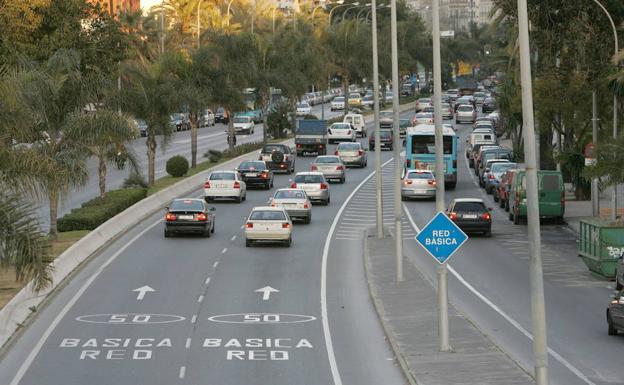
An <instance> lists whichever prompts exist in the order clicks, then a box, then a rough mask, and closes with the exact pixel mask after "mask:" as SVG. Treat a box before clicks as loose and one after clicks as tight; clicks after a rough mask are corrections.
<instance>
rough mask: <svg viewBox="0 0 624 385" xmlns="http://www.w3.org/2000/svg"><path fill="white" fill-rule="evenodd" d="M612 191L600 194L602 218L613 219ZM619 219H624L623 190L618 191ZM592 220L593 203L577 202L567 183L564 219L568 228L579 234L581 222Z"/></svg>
mask: <svg viewBox="0 0 624 385" xmlns="http://www.w3.org/2000/svg"><path fill="white" fill-rule="evenodd" d="M611 205H612V203H611V189H608V190H607V191H602V192H601V193H600V216H601V217H603V218H611V211H612V210H611ZM617 211H618V217H619V218H620V219H621V218H624V196H623V195H622V189H621V188H620V189H619V190H618V210H617ZM590 218H592V205H591V201H577V200H575V198H574V192H573V191H572V187H571V185H570V184H569V183H566V207H565V216H564V219H565V221H566V223H567V225H568V227H569V228H570V229H571V230H572V231H574V232H575V233H577V234H578V233H579V226H580V222H581V220H583V219H590Z"/></svg>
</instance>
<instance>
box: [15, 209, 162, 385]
mask: <svg viewBox="0 0 624 385" xmlns="http://www.w3.org/2000/svg"><path fill="white" fill-rule="evenodd" d="M160 223H162V220H161V219H158V220H157V221H156V222H154V223H152V224H151V225H149V226H148V227H147V228H146V229H144V230H143V231H141V232H140V233H138V234H137V235H136V236H134V237H133V238H132V239H131V240H130V241H129V242H128V243H126V244H125V245H123V246H122V247H121V248H120V249H119V250H117V252H116V253H115V254H113V255H112V256H111V257H110V258H108V260H107V261H106V262H104V264H103V265H102V266H100V267H99V268H98V269H97V270H96V271H95V272H94V273H93V274H92V275H91V277H89V279H87V280H86V281H85V283H84V284H83V285H82V286H81V287H80V288H79V289H78V291H76V294H74V296H73V297H72V298H71V299H70V300H69V302H67V303H66V304H65V306H63V308H62V309H61V311H60V312H59V313H58V314H57V315H56V317H55V318H54V320H52V322H51V323H50V325H49V326H48V327H47V329H46V330H45V331H44V332H43V334H42V335H41V337H40V338H39V340H38V341H37V343H36V344H35V346H34V347H33V349H32V350H31V351H30V353H29V354H28V357H26V359H25V360H24V362H23V363H22V365H21V366H20V368H19V369H18V370H17V372H16V373H15V376H14V377H13V380H12V381H11V383H10V385H18V384H19V383H20V381H21V380H22V377H24V374H26V371H27V370H28V368H29V367H30V365H32V363H33V361H34V360H35V358H36V357H37V355H38V354H39V352H40V351H41V348H42V347H43V344H44V343H45V342H46V341H47V339H48V338H49V337H50V335H51V334H52V332H53V331H54V329H56V327H57V326H58V324H59V323H60V322H61V320H62V319H63V318H64V317H65V315H66V314H67V313H68V312H69V310H70V309H71V308H72V306H74V304H75V303H76V302H78V299H80V297H81V296H82V295H83V294H84V292H85V291H86V290H87V289H88V288H89V286H91V284H92V283H93V282H94V281H95V280H96V278H97V277H98V276H99V275H100V273H102V271H104V269H106V268H107V267H108V266H109V265H110V264H111V263H112V262H113V261H114V260H115V259H116V258H117V257H118V256H119V255H120V254H121V253H123V252H124V251H125V250H126V249H127V248H128V247H130V245H131V244H133V243H134V242H135V241H136V240H137V239H139V238H141V237H142V236H143V235H144V234H145V233H147V232H148V231H149V230H151V229H152V228H153V227H154V226H156V225H158V224H160Z"/></svg>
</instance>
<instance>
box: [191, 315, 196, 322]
mask: <svg viewBox="0 0 624 385" xmlns="http://www.w3.org/2000/svg"><path fill="white" fill-rule="evenodd" d="M195 322H197V314H194V315H193V317H191V323H192V324H194V323H195Z"/></svg>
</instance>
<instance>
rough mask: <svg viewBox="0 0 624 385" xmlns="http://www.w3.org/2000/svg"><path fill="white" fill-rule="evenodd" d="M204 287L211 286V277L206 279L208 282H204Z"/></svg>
mask: <svg viewBox="0 0 624 385" xmlns="http://www.w3.org/2000/svg"><path fill="white" fill-rule="evenodd" d="M204 285H206V286H208V285H210V277H208V278H206V280H205V281H204Z"/></svg>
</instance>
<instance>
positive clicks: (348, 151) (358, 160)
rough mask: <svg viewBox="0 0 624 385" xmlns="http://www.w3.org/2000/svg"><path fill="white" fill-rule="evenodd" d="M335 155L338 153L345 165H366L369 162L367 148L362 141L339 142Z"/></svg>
mask: <svg viewBox="0 0 624 385" xmlns="http://www.w3.org/2000/svg"><path fill="white" fill-rule="evenodd" d="M334 155H338V157H340V160H342V163H344V164H345V165H354V166H359V167H366V165H367V164H368V161H367V156H366V150H365V149H364V147H363V146H362V143H360V142H344V143H338V147H336V152H335V154H334Z"/></svg>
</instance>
